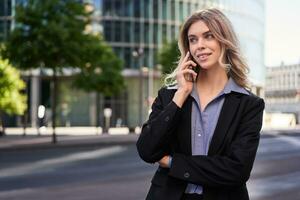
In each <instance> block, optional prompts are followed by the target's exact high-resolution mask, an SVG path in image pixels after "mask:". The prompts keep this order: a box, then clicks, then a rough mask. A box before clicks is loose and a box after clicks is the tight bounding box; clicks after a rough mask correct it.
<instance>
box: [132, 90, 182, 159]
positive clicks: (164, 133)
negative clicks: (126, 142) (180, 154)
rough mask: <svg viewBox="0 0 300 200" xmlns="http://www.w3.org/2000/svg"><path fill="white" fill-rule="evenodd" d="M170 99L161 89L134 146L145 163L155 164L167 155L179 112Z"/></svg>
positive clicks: (168, 93)
mask: <svg viewBox="0 0 300 200" xmlns="http://www.w3.org/2000/svg"><path fill="white" fill-rule="evenodd" d="M172 98H173V95H170V92H169V91H168V90H167V89H165V88H163V89H161V90H160V91H159V92H158V96H157V97H156V99H155V101H154V102H153V105H152V112H151V114H150V116H149V119H148V121H147V122H146V123H144V125H143V127H142V131H141V134H140V136H139V139H138V141H137V144H136V146H137V150H138V153H139V155H140V157H141V158H142V159H143V160H144V161H145V162H149V163H154V162H157V161H159V160H160V159H161V158H162V157H163V156H165V155H167V154H168V153H169V150H168V149H169V147H170V142H171V136H172V133H173V132H174V130H175V127H176V121H177V120H178V118H179V114H180V111H181V108H179V107H178V106H177V105H176V103H175V102H173V101H172Z"/></svg>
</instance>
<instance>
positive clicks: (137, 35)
mask: <svg viewBox="0 0 300 200" xmlns="http://www.w3.org/2000/svg"><path fill="white" fill-rule="evenodd" d="M140 28H141V27H140V23H138V22H137V23H135V24H134V42H135V43H139V42H140V41H141V40H140V34H141V30H140Z"/></svg>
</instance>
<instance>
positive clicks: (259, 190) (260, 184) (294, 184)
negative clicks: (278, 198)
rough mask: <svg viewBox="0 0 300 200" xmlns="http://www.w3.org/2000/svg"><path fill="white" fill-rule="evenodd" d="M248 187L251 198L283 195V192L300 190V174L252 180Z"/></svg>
mask: <svg viewBox="0 0 300 200" xmlns="http://www.w3.org/2000/svg"><path fill="white" fill-rule="evenodd" d="M247 185H248V189H249V193H250V197H251V198H258V197H260V198H261V197H267V196H269V195H271V196H274V195H276V194H280V193H282V192H283V191H288V190H291V189H296V188H299V186H300V172H295V173H289V174H285V175H279V176H271V177H267V178H260V179H252V180H250V181H249V182H248V184H247Z"/></svg>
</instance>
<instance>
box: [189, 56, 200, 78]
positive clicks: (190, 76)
mask: <svg viewBox="0 0 300 200" xmlns="http://www.w3.org/2000/svg"><path fill="white" fill-rule="evenodd" d="M189 59H190V60H192V61H193V62H194V63H196V64H197V62H196V61H195V60H194V58H193V56H191V55H190V58H189ZM190 69H192V70H194V71H195V72H196V73H197V75H198V73H199V71H200V66H199V65H198V64H197V66H195V67H194V66H190ZM186 80H187V81H191V82H195V81H196V80H194V78H193V76H192V75H190V74H189V75H188V76H187V77H186Z"/></svg>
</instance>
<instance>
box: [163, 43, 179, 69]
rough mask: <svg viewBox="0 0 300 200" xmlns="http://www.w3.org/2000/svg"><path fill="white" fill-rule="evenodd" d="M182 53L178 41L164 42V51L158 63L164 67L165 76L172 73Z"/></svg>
mask: <svg viewBox="0 0 300 200" xmlns="http://www.w3.org/2000/svg"><path fill="white" fill-rule="evenodd" d="M179 56H180V51H179V49H178V41H177V40H173V41H171V42H169V43H167V42H164V44H163V47H162V49H161V50H160V51H159V53H158V62H159V64H161V65H162V72H163V74H168V73H170V72H171V71H172V70H173V69H174V68H175V67H176V66H177V64H176V62H177V61H178V60H179Z"/></svg>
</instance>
